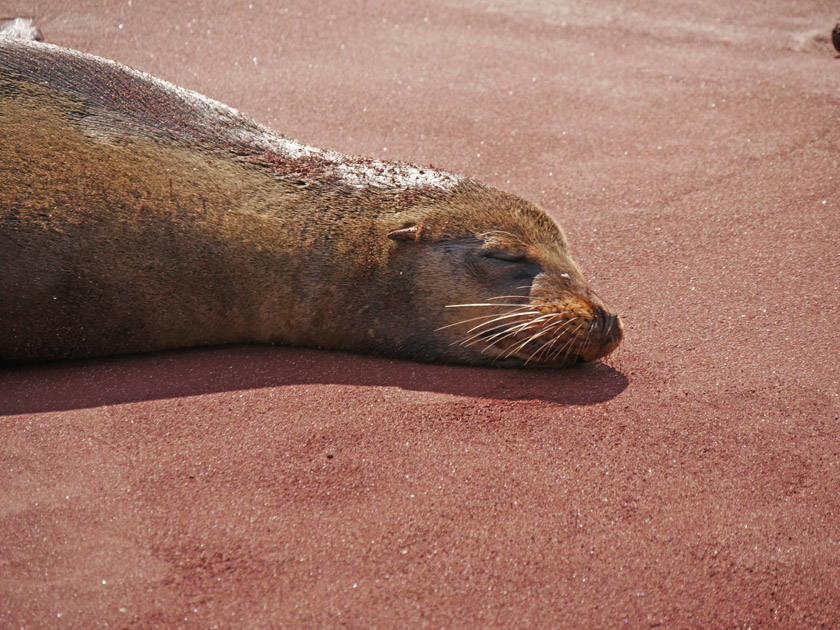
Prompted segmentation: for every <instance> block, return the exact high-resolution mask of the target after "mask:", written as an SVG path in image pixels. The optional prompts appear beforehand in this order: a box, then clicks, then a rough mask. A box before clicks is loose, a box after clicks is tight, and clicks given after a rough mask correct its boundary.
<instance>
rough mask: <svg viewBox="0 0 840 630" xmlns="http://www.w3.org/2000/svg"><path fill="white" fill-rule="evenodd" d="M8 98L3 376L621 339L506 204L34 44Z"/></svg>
mask: <svg viewBox="0 0 840 630" xmlns="http://www.w3.org/2000/svg"><path fill="white" fill-rule="evenodd" d="M0 94H1V95H2V96H0V134H2V137H3V138H4V141H3V142H2V143H0V165H2V166H0V170H2V171H3V173H2V177H0V295H2V296H3V299H2V300H0V361H6V362H20V361H41V360H51V359H64V358H78V357H91V356H100V355H109V354H121V353H131V352H144V351H153V350H161V349H166V348H177V347H187V346H197V345H210V344H223V343H284V344H298V345H304V346H312V347H320V348H335V349H343V350H351V351H359V352H370V353H377V354H384V355H389V356H394V357H403V358H409V359H417V360H424V361H438V362H456V363H467V364H474V365H501V366H526V365H527V366H544V367H558V366H563V365H569V364H572V363H576V362H578V361H594V360H596V359H599V358H601V357H604V356H606V355H607V354H609V353H610V352H612V351H613V350H614V349H615V348H616V347H617V346H618V344H619V343H620V341H621V339H622V336H623V327H622V324H621V320H620V318H619V317H618V315H616V314H615V313H614V312H613V311H612V310H610V309H609V308H608V307H607V306H606V305H605V304H604V302H602V301H601V299H600V298H599V297H598V296H597V295H595V293H594V292H593V291H592V290H591V289H590V288H589V286H588V285H587V283H586V281H585V280H584V278H583V276H582V274H581V272H580V270H579V268H578V266H577V265H576V264H575V262H574V260H573V259H572V257H571V255H570V254H569V249H568V245H567V243H566V238H565V236H564V235H563V232H562V230H561V229H560V227H559V226H558V225H557V223H556V222H555V221H554V220H553V219H552V218H551V217H550V216H549V215H548V214H547V213H546V212H544V211H543V210H542V209H540V208H538V207H537V206H535V205H534V204H532V203H529V202H527V201H525V200H523V199H520V198H518V197H516V196H514V195H511V194H508V193H505V192H502V191H499V190H496V189H493V188H491V187H489V186H486V185H484V184H481V183H479V182H477V181H474V180H472V179H469V178H467V177H463V176H460V175H455V174H452V173H449V172H446V171H442V170H438V169H435V168H432V167H419V166H414V165H409V164H404V163H400V162H384V161H380V160H373V159H365V158H357V157H349V156H345V155H341V154H338V153H335V152H331V151H324V150H321V149H316V148H314V147H309V146H306V145H303V144H301V143H298V142H296V141H294V140H291V139H288V138H286V137H284V136H282V135H279V134H276V133H274V132H273V131H271V130H269V129H267V128H265V127H263V126H261V125H259V124H257V123H255V122H254V121H252V120H251V119H249V118H247V117H246V116H244V115H242V114H241V113H239V112H237V111H236V110H233V109H231V108H229V107H226V106H224V105H222V104H220V103H217V102H216V101H212V100H210V99H208V98H205V97H203V96H201V95H198V94H196V93H194V92H189V91H187V90H184V89H182V88H178V87H176V86H174V85H171V84H169V83H166V82H164V81H161V80H158V79H155V78H153V77H151V76H149V75H146V74H143V73H141V72H137V71H135V70H131V69H129V68H126V67H125V66H122V65H120V64H117V63H115V62H113V61H108V60H105V59H101V58H97V57H94V56H91V55H87V54H85V53H80V52H77V51H72V50H67V49H62V48H59V47H56V46H52V45H49V44H43V43H38V42H34V41H20V40H14V39H11V38H9V39H5V40H4V39H2V38H0Z"/></svg>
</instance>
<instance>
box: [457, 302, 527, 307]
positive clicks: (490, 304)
mask: <svg viewBox="0 0 840 630" xmlns="http://www.w3.org/2000/svg"><path fill="white" fill-rule="evenodd" d="M522 305H523V304H522V302H520V303H519V304H504V303H500V302H493V303H487V302H485V303H483V304H482V303H479V304H447V305H445V306H444V307H443V308H465V307H470V306H522Z"/></svg>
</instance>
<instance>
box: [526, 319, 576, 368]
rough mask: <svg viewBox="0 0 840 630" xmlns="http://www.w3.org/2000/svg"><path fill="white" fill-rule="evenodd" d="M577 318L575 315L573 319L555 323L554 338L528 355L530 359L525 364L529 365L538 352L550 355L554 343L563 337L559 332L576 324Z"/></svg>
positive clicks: (544, 355) (545, 355)
mask: <svg viewBox="0 0 840 630" xmlns="http://www.w3.org/2000/svg"><path fill="white" fill-rule="evenodd" d="M577 319H578V318H577V317H573V318H572V319H569V320H562V321H560V322H557V323H556V324H554V325H553V326H554V331H553V332H554V333H555V335H554V337H553V338H552V339H549V340H547V341H546V342H545V343H544V344H543V345H542V346H540V347H539V348H538V349H537V350H536V351H535V352H534V354H532V355H531V356H530V357H528V361H526V362H525V364H526V365H527V364H528V362H529V361H530V360H531V359H533V358H534V357H535V356H536V355H538V354H542V355H543V357H544V358H546V357H547V356H548V352H549V351H550V350H551V346H553V345H554V344H556V343H557V342H558V341H560V340H561V339H562V338H563V337H562V336H561V335H560V334H559V333H561V332H562V331H563V329H564V328H570V327H571V325H572V324H574V322H575V321H576V320H577Z"/></svg>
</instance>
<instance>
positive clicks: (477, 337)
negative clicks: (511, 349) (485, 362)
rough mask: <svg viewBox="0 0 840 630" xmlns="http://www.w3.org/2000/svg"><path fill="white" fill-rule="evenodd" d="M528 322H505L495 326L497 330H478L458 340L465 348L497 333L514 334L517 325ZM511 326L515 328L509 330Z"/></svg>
mask: <svg viewBox="0 0 840 630" xmlns="http://www.w3.org/2000/svg"><path fill="white" fill-rule="evenodd" d="M530 323H531V320H528V321H526V322H523V323H521V324H517V323H516V322H513V323H510V322H506V323H505V324H502V325H499V326H497V327H496V328H500V329H501V330H499V331H498V332H493V331H494V330H496V328H491V329H489V330H482V331H479V332H477V333H475V334H474V335H472V336H471V337H467V338H466V339H464V340H462V341H461V342H460V344H461V345H462V346H464V347H465V348H467V347H469V346H472V345H475V344H476V343H478V342H479V341H489V340H491V339H493V338H494V337H498V336H499V335H504V336H507V335H508V334H516V332H518V330H519V327H522V326H528V325H530ZM511 327H514V328H516V329H517V330H514V331H513V332H509V331H510V330H511ZM491 333H492V334H491ZM498 341H499V340H498V339H497V340H495V341H493V342H492V343H490V344H489V345H488V347H490V346H492V345H493V344H495V343H497V342H498ZM456 343H457V342H456ZM482 352H483V351H482Z"/></svg>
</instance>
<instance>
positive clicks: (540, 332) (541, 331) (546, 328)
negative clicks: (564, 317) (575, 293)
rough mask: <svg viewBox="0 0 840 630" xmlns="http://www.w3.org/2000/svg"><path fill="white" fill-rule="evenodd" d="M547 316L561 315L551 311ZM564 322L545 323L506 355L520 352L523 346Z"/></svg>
mask: <svg viewBox="0 0 840 630" xmlns="http://www.w3.org/2000/svg"><path fill="white" fill-rule="evenodd" d="M545 317H546V318H547V319H554V318H557V317H559V315H558V314H557V313H551V314H549V315H546V316H545ZM562 323H563V322H562V321H560V322H551V323H548V324H545V325H543V326H541V327H540V329H539V330H538V331H537V332H535V333H534V334H533V335H531V336H530V337H528V338H527V339H526V340H525V341H522V342H520V343H519V344H517V345H515V346H513V348H511V349H510V350H509V351H508V352H507V354H505V357H509V356H512V355H514V354H516V353H518V352H519V351H520V350H522V348H524V347H525V346H527V345H528V344H529V343H531V342H533V341H534V340H535V339H537V338H539V337H542V336H543V335H546V334H548V333H550V332H552V331H553V330H554V329H555V328H557V327H558V326H562ZM531 356H533V355H531ZM525 363H526V364H527V363H528V362H527V361H526V362H525Z"/></svg>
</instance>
